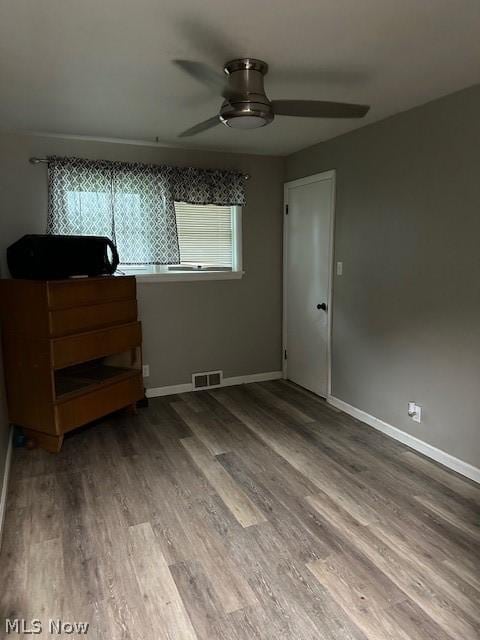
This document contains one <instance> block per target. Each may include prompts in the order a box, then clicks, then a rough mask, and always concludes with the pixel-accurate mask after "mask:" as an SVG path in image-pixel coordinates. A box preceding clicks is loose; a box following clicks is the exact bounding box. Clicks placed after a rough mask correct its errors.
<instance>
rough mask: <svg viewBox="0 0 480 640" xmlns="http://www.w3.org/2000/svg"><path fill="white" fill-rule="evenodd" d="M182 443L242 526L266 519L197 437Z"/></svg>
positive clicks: (248, 525) (184, 440)
mask: <svg viewBox="0 0 480 640" xmlns="http://www.w3.org/2000/svg"><path fill="white" fill-rule="evenodd" d="M182 444H183V446H184V447H185V449H186V450H187V451H188V453H189V454H190V456H191V457H192V460H193V461H194V462H195V464H196V465H197V466H198V468H199V469H200V470H201V471H202V473H203V474H204V475H205V477H206V478H207V480H208V481H209V482H210V484H211V485H212V487H214V489H215V491H216V492H217V493H218V495H219V496H220V497H221V498H222V500H223V501H224V502H225V504H226V505H227V507H228V508H229V509H230V511H231V512H232V513H233V515H234V516H235V518H236V519H237V520H238V522H239V523H240V524H241V525H242V527H251V526H252V525H255V524H259V523H260V522H264V521H265V516H264V514H263V513H262V512H261V511H260V509H258V508H257V507H256V506H255V505H254V504H253V502H252V501H251V500H250V499H249V498H248V497H247V496H246V495H245V493H244V492H243V491H242V490H241V489H240V488H239V487H238V485H237V484H236V483H235V482H234V480H233V479H232V477H231V476H230V475H229V474H228V473H227V472H226V471H225V469H224V468H223V467H222V465H221V464H220V463H219V462H218V461H217V460H215V459H214V458H213V457H212V456H211V455H210V454H209V452H208V450H207V449H206V448H205V447H204V446H203V445H202V443H201V442H200V441H199V440H197V439H196V438H184V439H183V440H182Z"/></svg>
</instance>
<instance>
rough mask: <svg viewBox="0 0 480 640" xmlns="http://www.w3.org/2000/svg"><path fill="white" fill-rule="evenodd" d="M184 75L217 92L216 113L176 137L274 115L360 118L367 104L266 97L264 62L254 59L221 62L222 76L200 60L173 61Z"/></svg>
mask: <svg viewBox="0 0 480 640" xmlns="http://www.w3.org/2000/svg"><path fill="white" fill-rule="evenodd" d="M174 63H175V64H176V65H178V66H179V67H180V68H181V69H183V70H184V71H186V72H187V73H188V74H190V75H191V76H193V77H194V78H196V79H197V80H199V81H200V82H203V83H205V84H207V85H209V86H210V87H211V88H213V89H215V90H217V91H219V92H220V95H221V96H222V97H223V99H224V102H223V104H222V106H221V107H220V113H218V114H217V115H215V116H213V117H212V118H209V119H208V120H205V121H204V122H200V123H199V124H197V125H195V126H194V127H191V128H190V129H187V130H186V131H184V132H183V133H181V134H180V136H179V137H181V138H185V137H187V136H194V135H196V134H197V133H201V132H202V131H206V130H207V129H211V128H212V127H216V126H217V125H218V124H220V123H222V124H224V125H226V126H227V127H232V128H234V129H256V128H257V127H263V126H265V125H267V124H270V122H272V120H273V119H274V117H275V116H276V115H278V116H296V117H300V118H363V116H365V115H366V113H367V112H368V110H369V109H370V107H369V106H367V105H362V104H349V103H347V102H326V101H324V100H269V99H268V98H267V96H266V94H265V89H264V86H263V77H264V75H265V74H266V73H267V71H268V65H267V63H266V62H263V61H262V60H257V59H255V58H238V59H236V60H231V61H230V62H227V63H226V64H225V67H224V69H223V71H224V73H225V75H224V76H222V75H221V74H219V73H217V72H216V71H214V70H213V69H211V68H210V67H209V66H207V65H205V64H203V63H201V62H193V61H190V60H174Z"/></svg>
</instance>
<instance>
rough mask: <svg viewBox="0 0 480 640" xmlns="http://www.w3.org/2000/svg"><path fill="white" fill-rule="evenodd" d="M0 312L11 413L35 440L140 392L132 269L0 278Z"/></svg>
mask: <svg viewBox="0 0 480 640" xmlns="http://www.w3.org/2000/svg"><path fill="white" fill-rule="evenodd" d="M0 318H1V322H2V338H3V360H4V369H5V379H6V386H7V402H8V412H9V419H10V422H12V423H13V424H16V425H19V426H21V427H22V428H23V430H24V432H25V434H26V435H27V437H28V438H30V439H33V440H34V441H36V443H37V444H38V445H39V446H41V447H43V448H45V449H47V450H49V451H59V450H60V447H61V446H62V441H63V434H64V433H66V432H67V431H71V430H72V429H75V428H76V427H79V426H82V425H84V424H87V423H88V422H91V421H92V420H95V419H97V418H100V417H102V416H104V415H106V414H108V413H111V412H113V411H116V410H118V409H121V408H123V407H127V406H132V407H134V406H135V403H136V402H137V401H138V400H140V399H141V398H142V397H143V379H142V357H141V344H142V330H141V324H140V322H138V321H137V301H136V282H135V278H134V277H129V276H124V277H115V276H108V277H98V278H84V279H69V280H51V281H44V280H41V281H39V280H7V279H4V280H0Z"/></svg>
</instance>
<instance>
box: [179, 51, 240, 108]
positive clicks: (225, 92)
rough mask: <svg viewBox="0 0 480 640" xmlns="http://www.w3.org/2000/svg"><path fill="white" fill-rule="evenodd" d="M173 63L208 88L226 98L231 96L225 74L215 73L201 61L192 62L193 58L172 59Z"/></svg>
mask: <svg viewBox="0 0 480 640" xmlns="http://www.w3.org/2000/svg"><path fill="white" fill-rule="evenodd" d="M173 63H174V64H176V65H177V67H180V69H182V70H183V71H185V72H186V73H188V75H189V76H191V77H192V78H195V80H198V81H199V82H201V83H202V84H206V85H207V86H208V87H210V89H213V90H214V91H218V92H219V93H220V95H221V96H222V97H224V98H226V99H227V100H228V99H229V98H231V97H232V92H231V91H229V89H228V80H227V76H225V75H222V74H221V73H217V72H216V71H215V69H212V68H211V67H209V66H208V65H207V64H203V62H194V61H193V60H173Z"/></svg>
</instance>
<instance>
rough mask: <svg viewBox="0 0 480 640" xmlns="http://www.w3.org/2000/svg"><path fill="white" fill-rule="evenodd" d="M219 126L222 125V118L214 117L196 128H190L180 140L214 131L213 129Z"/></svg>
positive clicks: (180, 136)
mask: <svg viewBox="0 0 480 640" xmlns="http://www.w3.org/2000/svg"><path fill="white" fill-rule="evenodd" d="M217 124H220V118H219V117H218V116H213V118H209V119H208V120H204V121H203V122H200V123H199V124H196V125H195V126H194V127H190V129H187V130H186V131H184V132H183V133H181V134H180V135H179V136H178V137H179V138H188V137H189V136H195V135H197V133H202V131H206V130H207V129H212V127H216V126H217Z"/></svg>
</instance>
